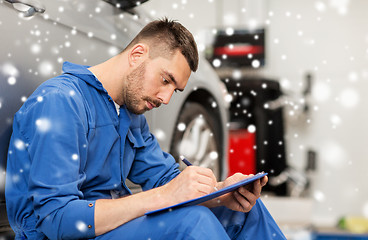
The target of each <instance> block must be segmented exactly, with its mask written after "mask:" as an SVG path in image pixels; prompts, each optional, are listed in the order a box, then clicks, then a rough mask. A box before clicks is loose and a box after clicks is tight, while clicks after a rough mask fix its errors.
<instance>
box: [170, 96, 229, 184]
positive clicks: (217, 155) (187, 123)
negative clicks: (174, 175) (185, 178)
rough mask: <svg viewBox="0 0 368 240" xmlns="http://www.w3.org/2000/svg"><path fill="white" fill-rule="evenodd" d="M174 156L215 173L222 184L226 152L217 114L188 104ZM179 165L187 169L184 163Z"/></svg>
mask: <svg viewBox="0 0 368 240" xmlns="http://www.w3.org/2000/svg"><path fill="white" fill-rule="evenodd" d="M184 128H185V129H184ZM170 152H171V154H172V155H173V156H174V157H175V159H177V161H178V160H179V159H180V158H179V157H180V156H181V155H183V156H185V157H186V158H187V159H188V160H189V161H190V162H191V163H192V164H193V165H196V166H202V167H208V168H210V169H212V171H213V172H214V174H215V176H216V178H217V179H218V180H219V179H220V176H221V175H220V174H221V170H222V164H221V161H222V156H223V152H222V145H221V127H220V126H219V123H218V121H216V118H215V116H214V114H212V113H211V112H210V111H208V110H207V109H206V108H204V107H203V106H202V105H200V104H198V103H194V102H188V103H186V104H185V105H184V107H183V109H182V111H181V114H180V116H179V118H178V121H177V124H176V128H175V131H174V136H173V140H172V144H171V150H170ZM179 164H180V168H181V169H183V168H184V167H185V165H184V164H183V163H181V161H179Z"/></svg>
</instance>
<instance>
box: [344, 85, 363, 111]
mask: <svg viewBox="0 0 368 240" xmlns="http://www.w3.org/2000/svg"><path fill="white" fill-rule="evenodd" d="M340 99H341V101H340V103H341V105H342V106H343V107H346V108H353V107H355V106H356V105H357V104H358V103H359V93H358V92H357V91H356V90H355V89H351V88H348V89H345V90H343V91H342V92H341V94H340Z"/></svg>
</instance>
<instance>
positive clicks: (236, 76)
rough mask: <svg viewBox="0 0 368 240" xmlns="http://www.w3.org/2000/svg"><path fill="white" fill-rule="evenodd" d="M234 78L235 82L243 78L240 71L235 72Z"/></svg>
mask: <svg viewBox="0 0 368 240" xmlns="http://www.w3.org/2000/svg"><path fill="white" fill-rule="evenodd" d="M232 76H233V78H234V79H235V80H239V79H240V78H241V77H242V73H241V71H240V70H234V71H233V73H232Z"/></svg>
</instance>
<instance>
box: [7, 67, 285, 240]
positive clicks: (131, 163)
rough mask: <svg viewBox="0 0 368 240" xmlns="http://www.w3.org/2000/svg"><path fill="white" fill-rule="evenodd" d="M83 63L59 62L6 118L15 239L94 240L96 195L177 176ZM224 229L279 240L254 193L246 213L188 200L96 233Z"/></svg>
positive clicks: (192, 234)
mask: <svg viewBox="0 0 368 240" xmlns="http://www.w3.org/2000/svg"><path fill="white" fill-rule="evenodd" d="M87 68H88V67H87V66H81V65H76V64H72V63H68V62H65V63H64V65H63V72H64V73H63V74H62V75H61V76H58V77H55V78H52V79H50V80H48V81H46V82H45V83H43V84H42V85H41V86H40V87H38V88H37V89H36V91H35V92H34V93H33V94H32V95H31V96H30V97H29V98H28V99H27V101H26V102H25V103H24V105H23V106H22V107H21V108H20V110H19V111H18V112H17V113H16V115H15V117H14V122H13V134H12V137H11V141H10V145H9V152H8V163H7V175H6V190H5V194H6V201H7V202H6V203H7V213H8V218H9V222H10V224H11V226H12V228H13V230H14V232H15V233H16V239H47V238H48V239H94V238H96V236H95V228H94V206H95V201H96V200H97V199H101V198H104V199H108V198H115V197H121V196H124V195H128V194H131V192H130V190H129V189H128V188H127V186H126V185H125V180H126V179H127V178H128V179H129V180H131V181H132V182H134V183H136V184H139V185H141V187H142V189H143V190H148V189H151V188H154V187H158V186H161V185H163V184H165V183H167V182H169V181H170V180H172V179H173V178H175V177H176V176H177V175H178V174H179V173H180V172H179V170H178V165H177V164H176V163H175V160H174V159H173V157H172V156H171V155H170V154H167V153H165V152H163V151H162V150H161V148H160V146H159V144H158V142H157V140H156V139H155V137H154V136H153V135H152V134H151V133H150V131H149V128H148V125H147V122H146V119H145V117H144V115H135V114H132V113H130V112H129V111H128V110H127V109H126V107H125V106H121V108H120V114H119V115H118V114H117V112H116V109H115V106H114V102H113V100H112V99H111V97H110V96H109V95H108V93H107V91H106V90H105V89H104V88H103V86H102V84H101V82H99V81H98V79H96V77H95V76H94V75H93V74H92V73H91V72H90V71H89V70H88V69H87ZM214 213H215V214H214ZM219 220H220V221H219ZM221 224H222V225H223V226H225V228H223V227H221ZM270 226H271V227H270ZM224 229H226V230H227V231H228V234H229V235H230V237H231V238H233V237H234V236H235V235H236V236H238V237H239V239H284V237H283V235H282V233H281V231H280V230H279V228H278V227H277V225H276V224H275V223H274V221H273V219H272V217H271V216H270V215H269V213H268V211H267V209H266V208H265V207H264V206H263V204H262V203H261V202H260V200H258V203H257V204H256V206H255V207H254V208H253V210H252V211H251V212H250V213H249V214H244V213H237V212H233V211H230V210H227V209H226V208H218V209H213V213H212V212H211V211H210V210H209V209H207V208H205V207H201V206H194V207H188V208H182V209H178V210H174V211H172V212H167V213H163V214H158V215H155V216H143V217H140V218H137V219H135V220H133V221H131V222H129V223H126V224H124V225H122V226H120V227H119V228H117V229H115V230H113V231H111V232H109V233H106V234H104V235H102V236H99V237H97V238H96V239H152V240H153V239H227V238H229V237H228V234H226V232H225V230H224ZM252 229H253V230H252ZM255 229H256V230H255ZM249 234H251V235H249ZM252 234H261V235H252Z"/></svg>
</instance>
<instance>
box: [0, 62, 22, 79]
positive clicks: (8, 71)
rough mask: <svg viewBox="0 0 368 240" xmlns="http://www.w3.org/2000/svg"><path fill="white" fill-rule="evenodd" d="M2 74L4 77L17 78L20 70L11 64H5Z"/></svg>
mask: <svg viewBox="0 0 368 240" xmlns="http://www.w3.org/2000/svg"><path fill="white" fill-rule="evenodd" d="M2 72H3V74H4V75H7V76H13V77H17V76H18V74H19V72H18V69H17V68H16V67H15V66H14V65H13V64H11V63H5V64H4V65H3V67H2Z"/></svg>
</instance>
